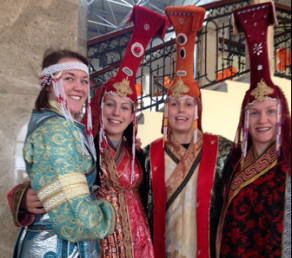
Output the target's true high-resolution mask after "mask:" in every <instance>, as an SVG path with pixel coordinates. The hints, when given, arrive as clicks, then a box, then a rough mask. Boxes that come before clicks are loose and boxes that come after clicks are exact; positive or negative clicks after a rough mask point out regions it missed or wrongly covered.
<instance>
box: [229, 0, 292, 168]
mask: <svg viewBox="0 0 292 258" xmlns="http://www.w3.org/2000/svg"><path fill="white" fill-rule="evenodd" d="M275 24H277V18H276V10H275V5H274V3H271V2H268V3H263V4H258V5H253V6H247V7H244V8H240V9H237V10H235V11H234V13H233V25H234V31H235V34H239V33H244V34H245V36H246V42H247V44H248V50H249V57H250V89H249V90H248V91H247V93H246V95H245V99H244V101H243V106H242V114H241V120H240V124H239V127H238V135H237V138H238V141H239V142H241V137H242V136H241V135H242V134H243V140H242V158H244V157H246V154H247V151H248V147H249V146H248V141H249V139H248V137H249V131H248V130H249V109H248V106H249V105H251V104H253V103H254V102H256V101H259V102H262V101H265V100H268V99H273V100H278V102H279V104H278V133H277V145H276V148H277V151H278V152H279V155H280V149H281V146H282V143H283V142H284V141H283V140H282V132H283V131H286V134H291V123H290V122H289V121H291V118H290V114H289V111H288V110H289V109H288V105H287V100H286V98H285V96H284V94H283V92H282V90H281V89H280V88H279V87H278V86H276V85H275V84H274V83H273V81H272V79H271V72H270V65H269V56H268V42H267V40H268V27H269V26H272V25H275ZM288 124H290V126H289V125H288ZM289 128H290V129H289ZM242 130H243V131H242ZM289 137H290V136H289ZM288 142H289V141H288ZM290 146H291V138H290ZM290 152H291V151H290ZM290 160H291V157H290ZM290 163H291V162H290Z"/></svg>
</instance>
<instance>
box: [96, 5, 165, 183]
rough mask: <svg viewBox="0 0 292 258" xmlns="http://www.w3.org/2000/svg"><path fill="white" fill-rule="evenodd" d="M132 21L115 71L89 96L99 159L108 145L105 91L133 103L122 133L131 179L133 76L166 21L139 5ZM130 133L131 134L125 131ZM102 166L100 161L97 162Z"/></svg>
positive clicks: (134, 136) (133, 149)
mask: <svg viewBox="0 0 292 258" xmlns="http://www.w3.org/2000/svg"><path fill="white" fill-rule="evenodd" d="M130 22H133V23H134V29H133V35H132V37H131V40H130V42H129V44H128V47H127V50H126V53H125V56H124V58H123V61H122V63H121V66H120V68H119V71H118V73H117V74H116V76H114V77H113V78H111V79H109V80H108V81H107V82H106V83H105V84H104V85H103V86H102V87H101V88H100V89H98V90H97V92H96V94H95V97H94V98H93V99H92V113H93V134H94V135H96V133H97V131H98V130H99V150H100V162H101V154H102V151H103V148H107V147H108V144H107V140H106V136H105V128H104V123H103V118H102V114H103V111H102V110H103V106H104V99H105V96H106V94H114V95H117V96H120V97H122V98H124V99H126V100H129V101H131V102H132V103H133V105H134V107H135V111H134V114H133V117H134V119H133V125H130V127H131V128H127V130H126V132H127V133H126V134H131V135H125V137H126V138H127V140H128V142H129V144H131V146H132V152H133V161H132V180H133V175H134V173H133V172H134V162H135V139H136V133H137V132H136V106H137V93H136V87H135V78H136V74H137V71H138V68H139V66H140V64H141V61H142V59H143V57H144V54H145V50H146V47H147V45H148V43H149V42H150V40H151V39H152V38H153V36H154V35H156V36H158V37H161V38H164V36H165V33H166V30H167V26H168V20H167V19H166V18H165V17H164V16H162V15H160V14H158V13H156V12H153V11H151V10H149V9H146V8H144V7H140V6H134V8H133V11H132V13H131V16H130V18H129V20H128V23H130ZM128 132H130V133H128ZM100 165H101V166H102V163H101V164H100Z"/></svg>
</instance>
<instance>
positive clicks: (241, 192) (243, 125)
mask: <svg viewBox="0 0 292 258" xmlns="http://www.w3.org/2000/svg"><path fill="white" fill-rule="evenodd" d="M275 17H276V16H275V9H274V6H273V4H272V3H265V4H260V5H255V6H248V7H245V8H242V9H239V10H236V11H235V12H234V25H235V26H234V27H235V31H237V32H244V33H245V35H246V39H247V43H248V47H249V53H250V62H251V87H250V89H249V91H247V93H246V95H245V98H244V101H243V105H242V111H241V119H240V123H239V127H238V135H237V140H236V142H235V145H234V148H233V150H232V152H231V156H230V159H229V166H228V168H227V171H228V173H226V174H227V175H229V176H228V178H227V179H226V189H225V190H226V197H225V204H224V207H223V212H222V216H221V221H220V226H219V230H218V235H217V257H220V258H244V257H256V258H265V257H269V258H272V257H273V258H276V257H279V258H280V257H291V117H290V114H289V109H288V105H287V101H286V98H285V96H284V94H283V92H282V90H281V89H280V88H279V87H278V86H276V85H274V84H273V82H272V80H271V76H270V67H269V59H268V52H267V32H268V26H270V25H273V24H275V23H276V22H277V21H276V18H275ZM242 136H243V139H242Z"/></svg>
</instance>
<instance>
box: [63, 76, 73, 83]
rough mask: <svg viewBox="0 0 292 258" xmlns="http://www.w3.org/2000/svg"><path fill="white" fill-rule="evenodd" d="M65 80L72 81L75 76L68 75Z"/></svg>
mask: <svg viewBox="0 0 292 258" xmlns="http://www.w3.org/2000/svg"><path fill="white" fill-rule="evenodd" d="M65 81H67V82H71V81H73V78H72V77H67V78H65Z"/></svg>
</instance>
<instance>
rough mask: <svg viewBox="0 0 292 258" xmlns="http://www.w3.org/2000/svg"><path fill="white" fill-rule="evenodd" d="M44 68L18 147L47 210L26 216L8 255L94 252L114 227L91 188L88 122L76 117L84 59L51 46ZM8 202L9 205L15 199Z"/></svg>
mask: <svg viewBox="0 0 292 258" xmlns="http://www.w3.org/2000/svg"><path fill="white" fill-rule="evenodd" d="M43 69H44V70H43V73H42V77H41V81H40V83H41V86H42V89H41V92H40V94H39V96H38V99H37V101H36V105H35V110H34V111H33V114H32V117H31V120H30V123H29V127H28V133H27V138H26V142H25V146H24V151H23V153H24V160H25V163H26V170H27V173H28V175H29V178H30V180H31V182H30V186H29V187H31V188H32V189H33V190H34V191H35V192H36V193H37V196H38V198H39V199H40V200H41V202H42V204H43V206H44V209H45V210H46V214H43V215H36V216H27V218H30V219H28V220H27V221H26V223H27V224H29V225H27V227H24V228H22V230H21V232H20V235H19V237H18V241H17V244H16V247H15V252H14V256H13V257H14V258H55V257H56V258H57V257H62V258H63V257H64V258H67V257H70V258H89V257H90V258H91V257H98V256H99V241H98V239H102V238H104V237H107V236H108V235H110V234H112V233H113V231H114V229H115V223H116V218H115V211H114V208H113V206H112V205H111V204H110V203H108V202H107V201H105V200H96V198H95V195H94V194H93V189H94V183H95V181H96V164H95V159H96V157H95V156H96V154H95V150H94V144H93V137H92V135H91V134H90V124H88V130H87V131H86V132H85V127H84V126H83V125H82V124H80V123H78V122H77V121H76V120H75V118H76V117H77V116H78V114H79V113H80V112H81V111H82V108H83V105H84V103H85V102H86V100H87V99H88V96H89V84H90V81H89V72H88V62H87V59H86V58H84V57H83V56H81V55H79V54H77V53H75V52H71V51H68V50H63V51H53V52H52V51H50V52H47V53H46V54H45V57H44V60H43ZM89 102H90V99H89ZM89 106H90V105H89ZM88 113H89V115H90V112H88ZM88 120H89V122H90V121H91V119H88ZM15 195H17V189H16V190H15V191H14V192H13V194H12V195H11V196H12V197H15ZM10 204H11V208H12V211H13V210H15V207H13V206H15V205H16V206H18V205H19V203H13V202H10ZM18 207H19V206H18ZM16 208H17V207H16ZM16 210H17V209H16ZM32 218H33V219H32ZM16 220H17V219H16ZM31 222H32V223H31Z"/></svg>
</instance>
